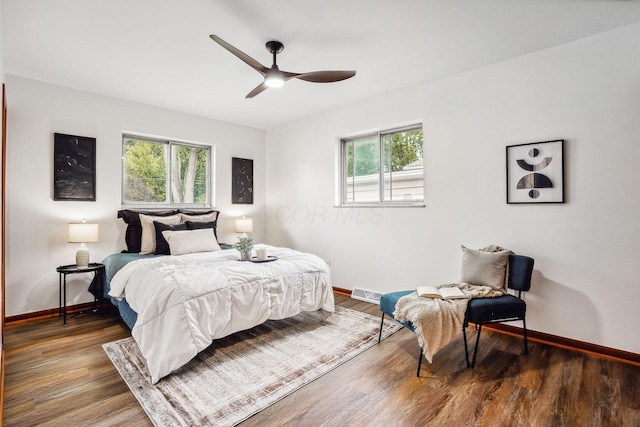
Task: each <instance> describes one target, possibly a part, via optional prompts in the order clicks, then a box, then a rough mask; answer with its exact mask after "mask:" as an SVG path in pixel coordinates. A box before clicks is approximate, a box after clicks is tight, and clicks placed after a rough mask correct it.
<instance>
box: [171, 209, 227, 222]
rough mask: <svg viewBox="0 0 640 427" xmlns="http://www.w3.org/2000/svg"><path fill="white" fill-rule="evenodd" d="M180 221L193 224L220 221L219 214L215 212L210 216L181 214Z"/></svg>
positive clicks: (209, 214)
mask: <svg viewBox="0 0 640 427" xmlns="http://www.w3.org/2000/svg"><path fill="white" fill-rule="evenodd" d="M180 219H181V221H182V222H185V221H193V222H211V221H215V220H217V219H218V212H216V211H213V212H211V213H208V214H193V215H190V214H184V213H181V214H180Z"/></svg>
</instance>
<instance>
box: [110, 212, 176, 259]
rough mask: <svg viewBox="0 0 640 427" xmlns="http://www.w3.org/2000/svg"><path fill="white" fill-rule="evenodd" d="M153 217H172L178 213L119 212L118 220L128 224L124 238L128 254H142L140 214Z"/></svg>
mask: <svg viewBox="0 0 640 427" xmlns="http://www.w3.org/2000/svg"><path fill="white" fill-rule="evenodd" d="M141 213H142V214H145V215H153V216H170V215H175V214H176V213H177V211H176V210H153V211H148V210H144V211H140V210H133V209H122V210H119V211H118V218H122V220H123V221H124V222H125V224H127V229H126V230H125V234H124V238H125V242H126V244H127V250H126V252H130V253H138V252H140V243H141V241H142V225H141V224H140V214H141Z"/></svg>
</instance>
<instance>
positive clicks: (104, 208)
mask: <svg viewBox="0 0 640 427" xmlns="http://www.w3.org/2000/svg"><path fill="white" fill-rule="evenodd" d="M7 98H8V100H9V103H8V124H9V127H8V144H7V145H8V147H7V160H8V165H7V192H8V209H7V221H8V230H7V254H6V265H7V277H6V308H7V312H6V315H7V316H12V315H16V314H22V313H29V312H34V311H40V310H45V309H50V308H56V307H58V275H57V273H56V270H55V269H56V267H57V266H59V265H62V264H73V263H74V262H75V251H76V249H77V245H76V244H70V243H67V224H68V223H69V222H74V221H79V220H81V219H82V218H86V219H87V221H89V222H97V223H99V224H100V241H99V242H98V243H94V244H89V245H88V246H89V250H90V252H91V261H92V262H95V261H101V260H102V259H104V258H105V257H106V256H107V255H109V254H111V253H114V252H120V251H121V250H123V249H125V243H124V230H125V227H124V222H123V221H122V220H121V219H118V218H116V212H117V211H118V210H119V209H121V198H120V195H121V189H120V183H121V155H122V131H123V130H126V131H134V132H141V133H145V134H151V135H158V136H165V137H172V138H179V139H184V140H190V141H197V142H201V143H205V144H211V145H215V152H216V159H215V166H216V173H215V180H216V182H215V188H216V202H217V203H216V208H218V209H219V210H220V211H221V218H220V221H219V235H218V237H219V239H220V241H223V242H230V243H233V242H235V239H236V236H235V234H234V233H233V227H232V222H233V221H232V220H233V219H234V218H235V217H237V216H240V215H247V216H254V214H255V213H256V212H258V211H260V210H261V209H262V208H263V206H264V203H265V191H264V190H265V184H264V174H265V170H264V167H265V165H264V158H265V153H264V150H265V147H264V142H265V132H264V131H263V130H257V129H253V128H248V127H243V126H238V125H234V124H230V123H225V122H220V121H216V120H210V119H205V118H201V117H196V116H190V115H187V114H182V113H177V112H172V111H168V110H163V109H159V108H154V107H149V106H145V105H141V104H135V103H131V102H126V101H122V100H118V99H115V98H109V97H104V96H100V95H95V94H91V93H87V92H80V91H76V90H72V89H68V88H63V87H60V86H54V85H49V84H45V83H41V82H36V81H33V80H27V79H24V78H19V77H16V76H12V75H8V76H7ZM54 132H59V133H67V134H72V135H81V136H88V137H95V138H96V139H97V142H96V147H97V149H96V151H97V164H96V174H97V176H96V181H97V193H96V194H97V197H96V198H97V200H96V201H95V202H62V201H55V202H54V201H53V182H52V181H53V133H54ZM231 157H243V158H250V159H254V177H255V181H254V182H255V192H254V204H253V205H232V204H231ZM255 228H256V230H255V233H254V235H255V238H256V240H261V239H262V237H263V236H264V234H263V230H262V229H261V228H260V227H255ZM68 277H69V280H68V289H67V292H68V298H67V299H68V304H78V303H82V302H88V301H91V300H92V296H91V294H89V293H88V292H87V290H86V288H87V285H88V281H89V280H90V278H91V275H90V274H86V275H84V274H83V275H72V276H68Z"/></svg>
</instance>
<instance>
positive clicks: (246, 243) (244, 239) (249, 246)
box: [233, 236, 253, 261]
mask: <svg viewBox="0 0 640 427" xmlns="http://www.w3.org/2000/svg"><path fill="white" fill-rule="evenodd" d="M233 247H234V248H236V249H237V250H238V251H239V252H240V261H249V260H251V251H252V250H253V237H251V236H241V237H239V238H238V243H236V244H235V245H233Z"/></svg>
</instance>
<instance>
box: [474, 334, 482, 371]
mask: <svg viewBox="0 0 640 427" xmlns="http://www.w3.org/2000/svg"><path fill="white" fill-rule="evenodd" d="M477 326H478V335H477V336H476V347H475V349H474V350H473V360H472V361H471V368H473V367H474V366H476V355H477V354H478V343H479V342H480V332H482V323H480V324H479V325H477Z"/></svg>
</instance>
